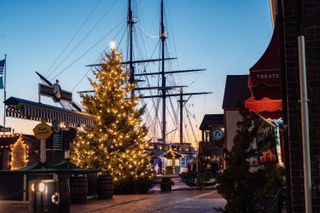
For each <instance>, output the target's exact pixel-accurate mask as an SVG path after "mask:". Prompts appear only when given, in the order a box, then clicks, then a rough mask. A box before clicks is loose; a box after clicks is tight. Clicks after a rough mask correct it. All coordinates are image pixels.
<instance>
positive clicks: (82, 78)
mask: <svg viewBox="0 0 320 213" xmlns="http://www.w3.org/2000/svg"><path fill="white" fill-rule="evenodd" d="M123 26H124V27H125V26H126V25H125V24H124V25H123ZM121 31H123V33H122V35H121V37H120V40H119V45H121V42H122V40H123V37H124V35H125V34H126V31H125V30H124V29H120V30H119V31H118V32H117V33H116V35H115V38H114V39H113V40H116V38H117V37H118V35H119V34H120V32H121ZM101 57H103V55H102V54H101ZM101 57H99V58H98V59H97V60H96V63H98V62H99V61H100V59H101ZM90 71H91V69H88V71H87V72H86V73H85V74H84V75H83V76H82V77H81V79H80V80H79V81H78V82H77V83H76V85H75V86H74V87H73V88H72V89H71V92H73V91H74V90H75V89H77V87H78V86H79V85H80V83H81V82H82V81H83V80H84V78H85V77H86V76H88V73H89V72H90Z"/></svg>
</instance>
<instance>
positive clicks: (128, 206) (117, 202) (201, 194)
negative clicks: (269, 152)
mask: <svg viewBox="0 0 320 213" xmlns="http://www.w3.org/2000/svg"><path fill="white" fill-rule="evenodd" d="M224 205H225V200H224V199H223V198H222V197H221V196H220V195H219V194H218V193H217V192H216V191H214V190H201V191H198V190H188V191H173V192H171V193H153V194H144V195H116V196H114V198H113V199H110V200H88V201H87V203H86V204H82V205H72V206H71V213H91V212H92V213H100V212H103V213H104V212H106V213H108V212H111V213H114V212H116V213H121V212H125V213H131V212H134V213H145V212H156V213H159V212H164V213H171V212H172V213H173V212H175V213H176V212H177V213H179V212H184V213H188V212H190V213H193V212H204V213H205V212H216V209H218V208H221V207H223V206H224ZM24 212H28V207H27V205H26V204H25V205H19V204H3V203H0V213H24Z"/></svg>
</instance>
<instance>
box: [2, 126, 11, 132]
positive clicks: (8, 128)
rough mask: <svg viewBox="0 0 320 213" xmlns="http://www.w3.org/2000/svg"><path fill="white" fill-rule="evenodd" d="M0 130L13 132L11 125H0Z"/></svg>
mask: <svg viewBox="0 0 320 213" xmlns="http://www.w3.org/2000/svg"><path fill="white" fill-rule="evenodd" d="M0 132H11V127H4V126H0Z"/></svg>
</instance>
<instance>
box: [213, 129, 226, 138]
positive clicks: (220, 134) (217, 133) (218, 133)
mask: <svg viewBox="0 0 320 213" xmlns="http://www.w3.org/2000/svg"><path fill="white" fill-rule="evenodd" d="M223 136H224V134H223V132H222V131H221V130H220V129H214V130H213V132H212V138H213V140H221V139H223Z"/></svg>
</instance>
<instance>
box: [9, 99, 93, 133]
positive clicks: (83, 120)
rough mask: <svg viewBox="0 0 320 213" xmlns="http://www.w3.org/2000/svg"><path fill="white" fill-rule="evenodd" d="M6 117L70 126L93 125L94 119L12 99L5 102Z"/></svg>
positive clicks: (69, 111) (40, 104)
mask: <svg viewBox="0 0 320 213" xmlns="http://www.w3.org/2000/svg"><path fill="white" fill-rule="evenodd" d="M4 103H5V105H6V106H7V107H6V115H7V116H8V117H13V118H21V119H26V120H33V121H45V122H48V123H52V122H53V121H56V120H57V121H60V122H64V123H66V124H68V125H70V126H73V127H76V126H78V125H93V117H92V116H91V115H90V114H87V113H83V112H75V111H71V110H66V109H63V108H60V107H55V106H51V105H47V104H43V103H39V102H34V101H29V100H24V99H20V98H15V97H10V98H8V99H7V100H6V101H5V102H4Z"/></svg>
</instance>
